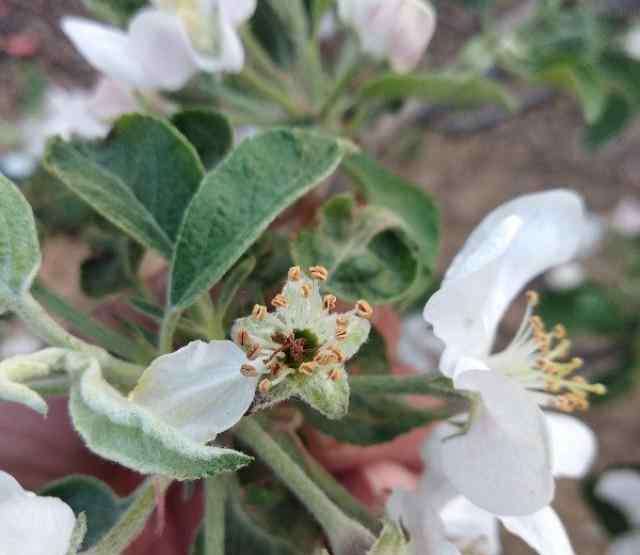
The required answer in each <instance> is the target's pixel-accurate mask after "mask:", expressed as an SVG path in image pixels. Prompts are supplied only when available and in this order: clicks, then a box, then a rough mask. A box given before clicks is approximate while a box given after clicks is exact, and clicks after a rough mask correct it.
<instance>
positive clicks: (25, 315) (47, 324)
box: [11, 293, 144, 387]
mask: <svg viewBox="0 0 640 555" xmlns="http://www.w3.org/2000/svg"><path fill="white" fill-rule="evenodd" d="M11 309H12V310H13V311H14V312H15V313H16V314H17V315H18V316H19V317H20V319H21V320H22V321H23V322H24V323H25V325H26V326H27V328H29V330H30V331H31V332H32V333H33V334H35V335H37V336H38V337H39V338H40V339H42V340H43V341H45V342H46V343H48V344H49V345H53V346H55V347H62V348H65V349H70V350H72V351H78V352H81V353H84V354H86V355H89V356H91V357H93V358H95V359H96V360H97V361H98V362H99V363H100V366H101V367H102V368H103V369H104V370H105V375H106V376H107V377H109V378H111V379H112V380H114V381H116V382H117V383H118V384H119V385H122V386H123V387H133V386H134V385H135V384H136V383H137V381H138V379H139V378H140V376H141V375H142V372H143V371H144V368H142V367H141V366H138V365H136V364H131V363H129V362H125V361H123V360H120V359H118V358H116V357H114V356H112V355H110V354H109V353H108V352H107V351H105V350H104V349H102V348H101V347H97V346H96V345H92V344H90V343H87V342H86V341H83V340H82V339H79V338H77V337H75V336H74V335H72V334H70V333H69V332H68V331H67V330H65V329H64V328H63V327H62V326H61V325H60V324H58V322H56V321H55V320H54V319H53V318H52V317H51V316H49V314H48V313H47V311H46V310H45V309H44V308H43V307H42V306H41V305H40V303H38V301H36V300H35V299H34V298H33V297H32V296H31V295H30V294H29V293H27V294H25V295H23V296H22V297H21V298H20V299H19V301H17V302H16V303H15V304H14V305H12V306H11Z"/></svg>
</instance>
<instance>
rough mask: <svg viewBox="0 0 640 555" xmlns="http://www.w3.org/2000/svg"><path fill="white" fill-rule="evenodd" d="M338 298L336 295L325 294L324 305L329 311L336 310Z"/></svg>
mask: <svg viewBox="0 0 640 555" xmlns="http://www.w3.org/2000/svg"><path fill="white" fill-rule="evenodd" d="M337 300H338V299H336V296H335V295H325V296H324V297H323V299H322V306H324V309H325V310H326V311H327V312H331V311H333V310H335V308H336V302H337Z"/></svg>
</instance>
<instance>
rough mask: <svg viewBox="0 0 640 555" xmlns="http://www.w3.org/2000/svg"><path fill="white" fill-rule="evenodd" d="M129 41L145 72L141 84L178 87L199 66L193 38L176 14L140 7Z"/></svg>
mask: <svg viewBox="0 0 640 555" xmlns="http://www.w3.org/2000/svg"><path fill="white" fill-rule="evenodd" d="M129 41H130V46H131V51H132V52H133V53H134V55H135V57H136V60H138V61H139V64H140V66H141V68H142V70H143V72H144V86H141V87H140V88H147V89H165V90H170V91H174V90H178V89H180V88H182V87H183V86H184V85H185V84H186V82H187V81H188V80H189V79H191V77H193V76H194V75H195V73H196V72H197V70H198V66H197V64H196V53H195V51H194V50H193V47H192V46H191V40H190V39H189V36H188V35H187V31H186V30H185V28H184V26H183V25H182V23H181V21H180V19H178V17H177V16H175V15H172V14H169V13H166V12H163V11H161V10H155V9H146V10H142V11H140V12H139V13H138V14H137V15H136V16H135V17H134V18H133V19H132V20H131V23H130V25H129Z"/></svg>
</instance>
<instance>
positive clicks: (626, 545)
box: [607, 56, 640, 555]
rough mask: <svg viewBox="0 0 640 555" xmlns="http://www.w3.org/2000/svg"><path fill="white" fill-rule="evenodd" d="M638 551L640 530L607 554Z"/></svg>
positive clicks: (625, 554)
mask: <svg viewBox="0 0 640 555" xmlns="http://www.w3.org/2000/svg"><path fill="white" fill-rule="evenodd" d="M639 57H640V56H639ZM638 553H640V530H637V531H635V532H630V533H628V534H624V535H623V536H620V537H619V538H618V539H616V540H615V541H614V542H613V543H612V544H611V546H610V547H609V551H607V555H638Z"/></svg>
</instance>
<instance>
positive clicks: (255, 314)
mask: <svg viewBox="0 0 640 555" xmlns="http://www.w3.org/2000/svg"><path fill="white" fill-rule="evenodd" d="M266 315H267V307H266V306H264V305H262V304H256V305H253V310H252V311H251V317H252V318H253V319H254V320H264V318H265V316H266Z"/></svg>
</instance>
